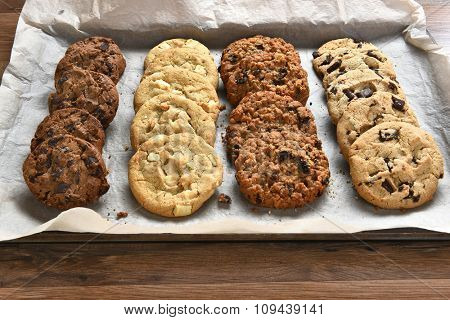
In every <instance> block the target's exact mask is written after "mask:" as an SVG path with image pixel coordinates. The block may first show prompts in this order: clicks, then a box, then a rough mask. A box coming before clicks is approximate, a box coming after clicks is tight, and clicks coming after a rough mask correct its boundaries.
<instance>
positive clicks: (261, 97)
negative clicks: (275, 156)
mask: <svg viewBox="0 0 450 320" xmlns="http://www.w3.org/2000/svg"><path fill="white" fill-rule="evenodd" d="M272 130H278V131H279V130H291V131H297V132H299V133H302V134H305V135H315V134H316V133H317V129H316V125H315V123H314V116H313V114H312V113H311V111H310V110H309V109H308V108H306V107H304V106H303V105H302V104H301V103H300V102H298V101H296V100H294V99H292V98H291V97H289V96H280V95H278V94H276V93H274V92H271V91H260V92H255V93H252V94H249V95H247V96H246V97H245V98H244V99H242V100H241V102H240V103H239V105H238V106H237V107H236V108H235V109H234V110H233V111H232V112H231V115H230V124H229V126H228V127H227V133H226V138H225V139H226V142H227V151H228V154H229V156H230V157H231V159H232V161H234V160H236V158H237V156H238V155H239V150H240V148H241V146H242V144H243V143H244V142H245V141H246V140H248V139H249V138H251V137H254V136H257V135H258V134H259V133H260V132H269V131H272Z"/></svg>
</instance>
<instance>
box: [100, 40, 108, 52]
mask: <svg viewBox="0 0 450 320" xmlns="http://www.w3.org/2000/svg"><path fill="white" fill-rule="evenodd" d="M108 49H109V44H108V43H107V42H102V44H101V45H100V50H102V51H106V50H108Z"/></svg>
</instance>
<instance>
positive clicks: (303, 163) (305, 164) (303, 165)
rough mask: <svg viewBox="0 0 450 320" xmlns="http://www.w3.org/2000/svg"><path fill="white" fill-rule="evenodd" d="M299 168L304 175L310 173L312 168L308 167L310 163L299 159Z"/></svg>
mask: <svg viewBox="0 0 450 320" xmlns="http://www.w3.org/2000/svg"><path fill="white" fill-rule="evenodd" d="M297 168H298V170H299V171H300V172H302V173H306V174H308V173H310V168H309V165H308V162H306V161H305V160H304V159H298V160H297Z"/></svg>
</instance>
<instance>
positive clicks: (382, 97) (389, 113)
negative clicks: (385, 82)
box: [336, 92, 419, 159]
mask: <svg viewBox="0 0 450 320" xmlns="http://www.w3.org/2000/svg"><path fill="white" fill-rule="evenodd" d="M392 121H401V122H408V123H411V124H412V125H414V126H417V127H418V126H419V123H418V122H417V118H416V116H415V114H414V111H413V110H412V109H411V107H410V106H409V104H408V102H406V101H405V100H401V99H398V98H396V97H395V96H394V95H392V94H391V93H388V92H375V93H374V94H373V96H371V97H369V98H367V99H364V100H360V99H357V100H353V101H351V102H350V103H349V105H348V106H347V108H346V110H345V112H344V113H343V115H342V117H341V119H340V120H339V122H338V124H337V129H336V132H337V134H336V135H337V141H338V143H339V147H340V148H341V152H342V154H343V155H344V157H345V158H346V159H348V152H349V149H350V147H351V145H352V144H353V142H355V140H356V139H358V137H359V136H360V135H361V134H363V133H364V132H366V131H367V130H369V129H370V128H372V127H374V126H376V125H378V124H380V123H383V122H392Z"/></svg>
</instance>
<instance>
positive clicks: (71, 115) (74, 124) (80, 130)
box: [31, 108, 105, 153]
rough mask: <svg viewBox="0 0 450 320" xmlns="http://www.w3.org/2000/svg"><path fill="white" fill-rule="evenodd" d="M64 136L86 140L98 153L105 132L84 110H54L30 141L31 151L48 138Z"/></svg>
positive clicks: (103, 141)
mask: <svg viewBox="0 0 450 320" xmlns="http://www.w3.org/2000/svg"><path fill="white" fill-rule="evenodd" d="M66 134H68V135H72V136H74V137H77V138H80V139H82V140H86V141H87V142H89V143H90V144H92V145H93V146H95V147H96V148H97V150H98V151H100V153H101V152H102V148H103V145H104V144H105V131H104V130H103V127H102V124H101V123H100V121H98V120H97V118H95V117H93V116H91V115H90V114H89V113H88V112H86V111H84V110H81V109H75V108H67V109H61V110H56V111H55V112H53V113H52V114H50V115H49V116H47V117H45V119H44V120H42V122H41V123H40V124H39V126H38V127H37V129H36V133H35V135H34V138H33V140H31V151H33V150H34V149H36V147H37V146H38V145H40V144H41V143H42V142H44V141H45V140H47V139H49V138H52V137H54V136H58V135H66Z"/></svg>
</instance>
